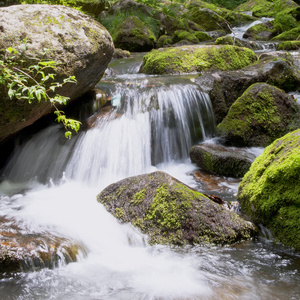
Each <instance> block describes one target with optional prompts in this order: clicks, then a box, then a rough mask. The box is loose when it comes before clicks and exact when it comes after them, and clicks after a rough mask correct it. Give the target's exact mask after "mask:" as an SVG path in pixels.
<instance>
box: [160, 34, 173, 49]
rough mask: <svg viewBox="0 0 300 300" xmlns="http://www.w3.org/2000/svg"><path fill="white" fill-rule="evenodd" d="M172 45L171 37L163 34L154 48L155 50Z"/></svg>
mask: <svg viewBox="0 0 300 300" xmlns="http://www.w3.org/2000/svg"><path fill="white" fill-rule="evenodd" d="M172 43H173V39H172V37H170V36H168V35H165V34H164V35H161V36H160V37H159V39H158V40H157V44H156V46H157V48H162V47H170V46H171V45H172Z"/></svg>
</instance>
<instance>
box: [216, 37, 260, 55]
mask: <svg viewBox="0 0 300 300" xmlns="http://www.w3.org/2000/svg"><path fill="white" fill-rule="evenodd" d="M215 44H216V45H233V46H238V47H246V48H249V49H251V50H253V51H255V50H262V49H263V46H262V45H261V44H259V43H257V42H255V41H244V40H241V39H239V38H233V37H232V36H228V35H227V36H223V37H219V38H217V39H216V40H215Z"/></svg>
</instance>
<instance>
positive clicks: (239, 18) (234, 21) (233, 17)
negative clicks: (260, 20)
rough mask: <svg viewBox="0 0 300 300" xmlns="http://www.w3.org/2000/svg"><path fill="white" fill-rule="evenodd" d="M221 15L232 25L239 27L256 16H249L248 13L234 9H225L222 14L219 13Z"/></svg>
mask: <svg viewBox="0 0 300 300" xmlns="http://www.w3.org/2000/svg"><path fill="white" fill-rule="evenodd" d="M221 15H222V17H223V18H224V19H225V20H226V21H228V22H229V24H230V25H231V26H232V27H239V26H242V25H246V24H249V23H252V22H254V21H256V20H257V18H255V17H253V16H250V15H248V14H243V13H239V12H235V11H227V12H226V13H224V14H221Z"/></svg>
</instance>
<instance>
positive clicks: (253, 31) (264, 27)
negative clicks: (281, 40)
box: [246, 23, 275, 40]
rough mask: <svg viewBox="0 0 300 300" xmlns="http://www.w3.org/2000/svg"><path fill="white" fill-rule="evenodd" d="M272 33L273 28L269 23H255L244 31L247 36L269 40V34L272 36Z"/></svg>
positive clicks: (273, 32) (273, 31)
mask: <svg viewBox="0 0 300 300" xmlns="http://www.w3.org/2000/svg"><path fill="white" fill-rule="evenodd" d="M266 33H267V34H266ZM274 34H275V29H274V28H273V26H272V25H270V24H269V23H260V24H255V25H254V26H252V27H250V28H249V29H248V30H247V31H246V36H247V38H250V39H253V40H269V39H270V35H273V36H274Z"/></svg>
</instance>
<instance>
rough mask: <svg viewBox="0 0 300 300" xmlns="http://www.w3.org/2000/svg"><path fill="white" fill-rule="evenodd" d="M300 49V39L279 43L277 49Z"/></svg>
mask: <svg viewBox="0 0 300 300" xmlns="http://www.w3.org/2000/svg"><path fill="white" fill-rule="evenodd" d="M299 49H300V41H286V42H282V43H279V44H277V46H276V50H277V51H280V50H285V51H291V50H299Z"/></svg>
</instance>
